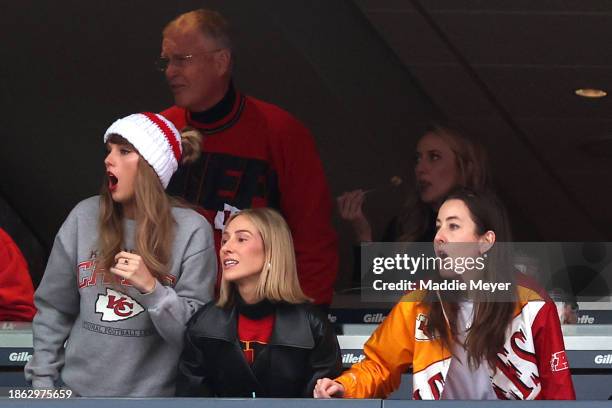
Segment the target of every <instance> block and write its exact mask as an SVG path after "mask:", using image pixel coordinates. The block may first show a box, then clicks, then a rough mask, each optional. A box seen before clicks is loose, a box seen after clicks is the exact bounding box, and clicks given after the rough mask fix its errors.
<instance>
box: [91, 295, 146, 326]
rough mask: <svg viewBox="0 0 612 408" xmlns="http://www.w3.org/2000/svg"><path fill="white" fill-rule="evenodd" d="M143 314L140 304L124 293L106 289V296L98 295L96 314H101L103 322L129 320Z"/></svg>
mask: <svg viewBox="0 0 612 408" xmlns="http://www.w3.org/2000/svg"><path fill="white" fill-rule="evenodd" d="M142 312H144V308H143V307H142V306H141V305H140V303H138V302H136V301H135V300H134V299H132V298H131V297H129V296H128V295H126V294H124V293H120V292H117V291H115V290H112V289H110V288H106V295H102V294H100V295H98V300H96V313H100V314H102V321H103V322H117V321H119V320H126V319H130V318H132V317H134V316H137V315H139V314H140V313H142Z"/></svg>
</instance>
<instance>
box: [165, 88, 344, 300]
mask: <svg viewBox="0 0 612 408" xmlns="http://www.w3.org/2000/svg"><path fill="white" fill-rule="evenodd" d="M162 115H164V116H165V117H166V118H168V120H170V121H171V122H172V123H174V125H175V126H176V127H177V128H178V129H182V128H184V127H185V126H186V125H190V126H193V127H195V128H198V129H199V130H200V131H201V132H202V133H203V135H204V139H203V142H202V151H203V154H202V158H201V160H199V161H198V162H196V163H195V164H194V165H193V166H190V167H189V168H187V169H183V170H182V176H183V181H182V182H181V183H184V185H183V186H181V187H180V188H179V190H180V191H179V194H181V195H183V196H184V197H185V198H186V199H187V200H188V201H190V202H192V203H194V204H197V205H198V206H200V207H201V210H200V211H201V213H202V214H203V215H204V216H205V217H206V218H207V219H208V220H209V221H210V222H211V224H212V225H213V228H214V229H215V243H216V244H217V249H219V242H220V238H221V227H222V226H223V223H224V222H225V220H226V219H227V217H228V216H229V215H230V214H231V213H233V212H235V211H236V210H238V209H244V208H252V207H272V208H277V209H278V210H280V212H281V213H282V214H283V216H284V217H285V219H286V221H287V223H288V224H289V227H290V228H291V233H292V235H293V242H294V245H295V252H296V257H297V269H298V275H299V279H300V284H301V286H302V290H304V292H305V293H306V295H307V296H309V297H311V298H313V299H314V301H315V303H318V304H321V303H323V304H329V303H331V300H332V293H333V285H334V282H335V280H336V274H337V271H338V253H337V237H336V233H335V231H334V230H333V228H332V225H331V209H332V204H331V196H330V193H329V189H328V187H327V182H326V180H325V175H324V173H323V167H322V165H321V160H320V159H319V155H318V153H317V150H316V146H315V143H314V140H313V138H312V136H311V134H310V132H309V131H308V130H307V129H306V128H305V127H304V125H302V124H301V123H300V122H299V121H298V120H296V119H295V118H294V117H293V116H291V115H290V114H289V113H287V112H286V111H284V110H282V109H280V108H279V107H277V106H275V105H272V104H269V103H266V102H262V101H260V100H257V99H255V98H252V97H249V96H244V95H241V94H239V93H237V94H236V98H235V101H234V104H233V106H232V109H231V112H230V113H229V114H228V115H225V116H224V117H223V118H222V119H221V120H218V121H217V122H214V123H207V124H205V123H199V122H196V121H194V120H192V119H191V116H190V113H189V112H188V111H186V110H185V109H183V108H179V107H176V106H174V107H172V108H170V109H167V110H165V111H163V112H162ZM180 177H181V176H179V178H180Z"/></svg>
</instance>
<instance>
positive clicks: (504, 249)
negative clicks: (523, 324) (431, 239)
mask: <svg viewBox="0 0 612 408" xmlns="http://www.w3.org/2000/svg"><path fill="white" fill-rule="evenodd" d="M448 200H461V201H462V202H463V203H464V204H465V205H466V206H467V208H468V209H469V211H470V217H471V219H472V221H473V222H474V224H476V231H475V232H476V233H477V234H478V235H483V234H485V233H486V232H487V231H493V232H494V233H495V237H496V239H495V244H494V245H493V247H492V248H491V249H490V250H489V251H488V252H487V262H486V267H485V270H484V276H483V280H485V281H487V282H510V283H511V285H510V288H512V291H511V292H510V293H506V294H505V295H504V296H505V297H503V298H500V297H499V295H496V294H493V293H491V292H485V291H479V292H478V297H477V298H476V299H475V302H474V319H473V322H472V325H471V327H470V329H469V330H468V334H467V338H466V341H465V344H464V346H465V349H466V351H467V355H468V361H469V364H470V366H471V367H478V366H479V365H480V363H481V362H482V361H487V363H488V364H489V366H490V367H491V368H493V367H495V363H496V361H497V353H498V352H499V351H500V350H501V349H502V347H503V345H504V343H505V341H506V329H507V328H508V326H509V325H510V323H511V322H512V318H513V316H514V310H515V302H516V293H515V289H514V288H515V285H514V281H515V279H514V274H515V272H514V268H513V266H512V261H511V252H510V251H509V249H508V245H509V243H510V241H511V239H512V237H511V235H512V234H511V231H510V225H509V221H508V216H507V214H506V210H505V208H504V206H503V204H502V203H501V201H500V200H499V199H498V198H497V197H496V196H495V194H493V193H492V192H490V191H484V192H480V193H475V192H473V191H470V190H466V189H461V190H457V191H454V192H452V193H451V194H449V196H448V197H447V199H446V201H448ZM500 243H502V244H501V245H500ZM439 279H440V278H439ZM438 295H440V298H438ZM455 300H456V299H449V297H448V296H444V293H439V294H438V293H436V292H430V293H428V294H427V296H426V299H425V302H427V303H429V306H430V315H429V330H430V332H431V333H436V334H437V335H438V336H440V338H441V340H442V342H443V344H444V345H445V346H446V347H447V348H448V349H449V350H450V349H451V346H452V342H453V341H457V340H456V335H457V327H456V326H457V313H458V304H457V303H456V301H455ZM445 315H446V317H445ZM446 318H448V322H447V321H446ZM449 326H450V327H449Z"/></svg>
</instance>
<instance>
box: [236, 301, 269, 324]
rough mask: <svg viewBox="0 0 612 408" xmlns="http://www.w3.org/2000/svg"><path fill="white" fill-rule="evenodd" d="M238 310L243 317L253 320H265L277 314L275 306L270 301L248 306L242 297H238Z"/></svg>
mask: <svg viewBox="0 0 612 408" xmlns="http://www.w3.org/2000/svg"><path fill="white" fill-rule="evenodd" d="M236 309H237V310H238V313H240V314H241V315H243V316H246V317H248V318H249V319H253V320H259V319H263V318H264V317H266V316H269V315H271V314H273V313H274V312H275V306H274V304H272V303H271V302H270V301H269V300H268V299H264V300H261V301H259V302H257V303H254V304H248V303H245V301H244V300H243V299H242V297H240V295H237V296H236Z"/></svg>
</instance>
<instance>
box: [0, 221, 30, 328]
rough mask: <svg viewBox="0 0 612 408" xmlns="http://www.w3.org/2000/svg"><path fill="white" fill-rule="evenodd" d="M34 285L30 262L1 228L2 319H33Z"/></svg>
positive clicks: (0, 275) (0, 290)
mask: <svg viewBox="0 0 612 408" xmlns="http://www.w3.org/2000/svg"><path fill="white" fill-rule="evenodd" d="M35 314H36V309H35V308H34V286H32V279H31V278H30V273H29V272H28V264H27V263H26V260H25V259H24V258H23V255H22V254H21V251H20V250H19V248H18V247H17V245H16V244H15V242H13V240H12V239H11V237H10V236H9V235H8V234H7V233H6V232H5V231H4V230H3V229H2V228H0V321H27V322H29V321H32V318H34V315H35Z"/></svg>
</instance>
